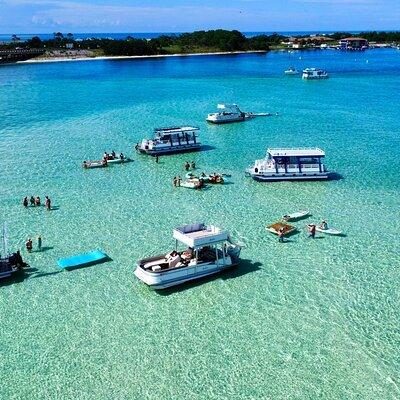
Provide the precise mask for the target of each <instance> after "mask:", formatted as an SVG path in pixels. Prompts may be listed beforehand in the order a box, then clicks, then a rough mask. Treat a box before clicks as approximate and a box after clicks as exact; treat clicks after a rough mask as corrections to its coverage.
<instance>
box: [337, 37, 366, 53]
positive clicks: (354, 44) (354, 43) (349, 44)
mask: <svg viewBox="0 0 400 400" xmlns="http://www.w3.org/2000/svg"><path fill="white" fill-rule="evenodd" d="M339 46H340V48H341V49H342V50H364V49H367V48H368V47H369V43H368V40H367V39H364V38H359V37H351V38H344V39H342V40H340V42H339Z"/></svg>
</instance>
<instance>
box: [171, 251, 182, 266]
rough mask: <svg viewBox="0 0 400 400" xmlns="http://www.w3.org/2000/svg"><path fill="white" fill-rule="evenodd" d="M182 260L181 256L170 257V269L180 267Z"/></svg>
mask: <svg viewBox="0 0 400 400" xmlns="http://www.w3.org/2000/svg"><path fill="white" fill-rule="evenodd" d="M180 259H181V257H180V256H179V254H177V255H176V256H174V257H170V258H169V260H168V267H169V268H175V267H176V266H177V265H178V263H179V261H180Z"/></svg>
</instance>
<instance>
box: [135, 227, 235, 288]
mask: <svg viewBox="0 0 400 400" xmlns="http://www.w3.org/2000/svg"><path fill="white" fill-rule="evenodd" d="M173 237H174V238H175V240H176V247H175V250H174V251H172V252H170V253H167V254H162V255H159V256H155V257H150V258H144V259H143V260H140V261H139V262H138V263H137V267H136V269H135V275H136V276H137V278H139V279H140V280H141V281H142V282H144V283H146V284H147V285H149V286H150V287H152V288H154V289H164V288H167V287H170V286H175V285H179V284H181V283H184V282H187V281H190V280H194V279H198V278H202V277H205V276H208V275H212V274H215V273H217V272H220V271H222V270H224V269H226V268H230V267H232V266H234V265H236V264H237V262H238V259H239V255H240V250H241V248H240V246H238V245H235V244H233V243H232V241H231V239H230V237H229V234H228V232H226V231H223V230H221V229H220V228H217V227H215V226H213V225H210V226H206V225H205V224H203V223H198V224H193V225H184V226H181V227H179V228H176V229H174V230H173ZM179 242H180V243H182V244H184V245H185V246H187V249H186V250H185V251H179V249H178V243H179Z"/></svg>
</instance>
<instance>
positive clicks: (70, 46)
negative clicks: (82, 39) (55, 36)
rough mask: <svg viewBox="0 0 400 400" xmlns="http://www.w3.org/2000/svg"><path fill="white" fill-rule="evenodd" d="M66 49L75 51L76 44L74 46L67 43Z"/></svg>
mask: <svg viewBox="0 0 400 400" xmlns="http://www.w3.org/2000/svg"><path fill="white" fill-rule="evenodd" d="M65 47H66V48H67V49H73V48H74V44H73V43H67V44H66V45H65Z"/></svg>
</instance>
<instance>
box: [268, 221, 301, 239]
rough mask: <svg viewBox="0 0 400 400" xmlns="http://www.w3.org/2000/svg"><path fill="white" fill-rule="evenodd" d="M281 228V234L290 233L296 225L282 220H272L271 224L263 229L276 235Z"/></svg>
mask: <svg viewBox="0 0 400 400" xmlns="http://www.w3.org/2000/svg"><path fill="white" fill-rule="evenodd" d="M282 228H283V235H284V236H285V235H289V234H290V233H292V232H294V231H295V230H296V227H295V226H293V225H289V224H285V223H284V222H281V221H278V222H274V223H273V224H271V225H268V226H267V227H266V228H265V229H266V230H267V231H268V232H271V233H274V234H275V235H277V234H278V233H279V230H280V229H282Z"/></svg>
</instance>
